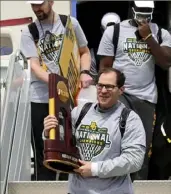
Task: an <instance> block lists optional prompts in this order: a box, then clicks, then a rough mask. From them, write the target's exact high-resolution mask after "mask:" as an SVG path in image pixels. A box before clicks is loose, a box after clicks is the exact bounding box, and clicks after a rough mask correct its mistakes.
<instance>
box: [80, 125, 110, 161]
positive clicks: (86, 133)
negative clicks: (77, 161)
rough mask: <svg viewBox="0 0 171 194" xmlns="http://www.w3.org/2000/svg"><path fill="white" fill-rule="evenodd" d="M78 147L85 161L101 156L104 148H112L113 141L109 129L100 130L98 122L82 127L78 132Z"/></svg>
mask: <svg viewBox="0 0 171 194" xmlns="http://www.w3.org/2000/svg"><path fill="white" fill-rule="evenodd" d="M77 142H78V147H79V149H80V152H81V154H82V156H83V157H84V160H85V161H91V159H92V158H93V157H95V156H97V155H99V154H100V153H101V152H102V151H103V150H104V148H105V147H106V148H110V145H111V141H110V138H109V134H108V129H107V128H99V127H98V126H97V124H96V122H91V124H90V125H84V124H83V125H81V126H80V129H79V130H78V139H77Z"/></svg>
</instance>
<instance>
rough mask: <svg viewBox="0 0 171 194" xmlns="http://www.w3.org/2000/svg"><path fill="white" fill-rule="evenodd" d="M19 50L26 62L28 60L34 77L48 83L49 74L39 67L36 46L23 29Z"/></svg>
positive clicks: (27, 32)
mask: <svg viewBox="0 0 171 194" xmlns="http://www.w3.org/2000/svg"><path fill="white" fill-rule="evenodd" d="M20 49H21V51H22V52H23V54H24V56H25V57H26V58H27V59H28V60H30V65H31V70H32V72H33V73H34V74H35V76H36V77H37V78H38V79H40V80H42V81H44V82H46V83H48V80H49V74H48V72H46V71H44V70H43V69H42V68H41V66H40V61H39V56H38V53H37V48H36V45H35V43H34V41H33V38H32V36H31V34H30V33H29V31H28V30H27V29H25V30H24V31H23V32H22V34H21V43H20Z"/></svg>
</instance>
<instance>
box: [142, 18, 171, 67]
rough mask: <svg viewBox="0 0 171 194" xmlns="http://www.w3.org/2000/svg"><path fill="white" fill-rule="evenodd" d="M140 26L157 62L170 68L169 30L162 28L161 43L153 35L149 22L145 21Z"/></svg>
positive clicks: (170, 41)
mask: <svg viewBox="0 0 171 194" xmlns="http://www.w3.org/2000/svg"><path fill="white" fill-rule="evenodd" d="M138 28H139V33H140V35H141V36H142V37H143V38H144V41H146V42H147V44H148V46H149V47H150V49H151V53H152V55H153V56H154V57H155V60H156V64H157V65H159V66H160V67H162V68H163V69H168V68H169V67H170V66H171V35H170V34H169V32H168V31H167V30H164V29H162V41H163V42H162V43H161V45H160V44H159V43H158V42H157V41H156V40H155V39H154V37H153V36H152V33H151V30H150V27H149V25H148V23H147V22H145V21H144V22H143V23H142V24H141V25H140V26H139V27H138Z"/></svg>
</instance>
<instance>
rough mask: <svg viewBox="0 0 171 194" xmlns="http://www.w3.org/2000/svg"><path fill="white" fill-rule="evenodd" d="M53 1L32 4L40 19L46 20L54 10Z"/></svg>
mask: <svg viewBox="0 0 171 194" xmlns="http://www.w3.org/2000/svg"><path fill="white" fill-rule="evenodd" d="M52 5H53V1H44V3H42V4H31V7H32V10H33V11H34V13H35V15H36V16H37V18H38V20H45V19H47V18H48V16H49V14H50V13H51V11H52Z"/></svg>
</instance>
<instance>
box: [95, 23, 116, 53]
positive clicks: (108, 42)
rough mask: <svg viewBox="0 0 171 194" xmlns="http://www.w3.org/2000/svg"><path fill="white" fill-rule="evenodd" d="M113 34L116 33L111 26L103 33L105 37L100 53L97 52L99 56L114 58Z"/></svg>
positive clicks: (101, 43) (102, 39) (100, 45)
mask: <svg viewBox="0 0 171 194" xmlns="http://www.w3.org/2000/svg"><path fill="white" fill-rule="evenodd" d="M113 32H114V27H113V26H109V27H108V28H107V29H106V30H105V32H104V33H103V36H102V38H101V41H100V44H99V48H98V52H97V54H98V55H101V56H114V45H113V42H112V39H113Z"/></svg>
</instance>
